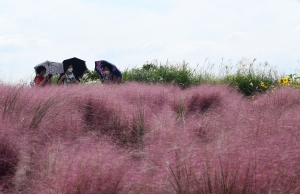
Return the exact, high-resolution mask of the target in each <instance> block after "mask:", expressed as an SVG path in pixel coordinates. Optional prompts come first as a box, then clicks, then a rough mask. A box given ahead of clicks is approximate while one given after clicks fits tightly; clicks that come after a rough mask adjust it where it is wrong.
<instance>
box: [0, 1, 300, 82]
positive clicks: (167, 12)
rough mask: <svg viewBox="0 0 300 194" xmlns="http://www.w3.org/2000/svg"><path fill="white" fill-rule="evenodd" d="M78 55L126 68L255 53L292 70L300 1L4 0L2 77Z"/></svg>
mask: <svg viewBox="0 0 300 194" xmlns="http://www.w3.org/2000/svg"><path fill="white" fill-rule="evenodd" d="M71 57H78V58H80V59H83V60H85V61H86V64H87V67H88V68H89V69H93V67H94V61H96V60H101V59H104V60H107V61H110V62H112V63H114V64H115V65H116V66H117V67H119V68H120V69H121V70H124V69H125V68H127V67H129V68H131V67H135V66H138V67H139V66H142V65H143V64H144V63H145V62H146V61H152V60H154V59H157V60H158V61H161V62H166V61H167V60H168V61H171V62H182V61H183V60H185V61H186V62H188V63H189V64H190V65H191V66H192V67H196V66H197V64H199V66H201V65H202V64H204V61H205V59H207V58H208V60H209V61H210V62H211V63H215V64H217V65H218V64H220V63H221V60H222V58H224V61H230V60H231V61H232V62H233V63H236V62H237V61H239V60H241V59H242V58H247V59H250V60H253V59H254V58H256V59H257V62H258V63H259V62H265V61H268V62H269V63H270V64H271V65H274V66H277V67H278V69H279V70H280V71H284V72H287V73H290V72H292V71H293V70H295V69H296V68H297V66H300V64H299V62H298V60H300V0H127V1H124V0H43V1H40V0H27V1H21V0H0V77H1V80H4V81H10V82H14V81H16V80H20V79H29V78H30V76H31V75H32V73H33V67H34V66H35V65H37V64H39V63H41V62H43V61H46V60H51V61H56V62H62V61H63V60H64V59H68V58H71Z"/></svg>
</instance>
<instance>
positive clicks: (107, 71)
mask: <svg viewBox="0 0 300 194" xmlns="http://www.w3.org/2000/svg"><path fill="white" fill-rule="evenodd" d="M104 71H105V73H106V74H110V72H111V70H110V69H109V68H108V67H107V66H105V67H104Z"/></svg>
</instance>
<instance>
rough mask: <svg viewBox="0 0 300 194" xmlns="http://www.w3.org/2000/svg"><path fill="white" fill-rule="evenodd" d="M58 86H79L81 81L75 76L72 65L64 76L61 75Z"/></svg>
mask: <svg viewBox="0 0 300 194" xmlns="http://www.w3.org/2000/svg"><path fill="white" fill-rule="evenodd" d="M57 84H58V85H61V84H65V85H69V84H79V81H78V80H77V79H76V78H75V76H74V74H73V66H72V65H69V67H68V68H67V69H66V71H65V74H64V75H61V77H60V78H59V80H58V82H57Z"/></svg>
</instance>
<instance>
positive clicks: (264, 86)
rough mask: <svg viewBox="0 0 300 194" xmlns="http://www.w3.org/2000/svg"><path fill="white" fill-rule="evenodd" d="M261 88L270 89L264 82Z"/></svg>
mask: <svg viewBox="0 0 300 194" xmlns="http://www.w3.org/2000/svg"><path fill="white" fill-rule="evenodd" d="M260 86H261V87H263V88H265V89H267V88H268V86H267V85H266V84H265V83H264V82H260Z"/></svg>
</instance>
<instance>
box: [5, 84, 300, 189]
mask: <svg viewBox="0 0 300 194" xmlns="http://www.w3.org/2000/svg"><path fill="white" fill-rule="evenodd" d="M0 91H1V97H0V122H1V125H0V193H26V194H27V193H30V194H35V193H43V194H44V193H45V194H51V193H66V194H69V193H78V194H80V193H82V194H83V193H84V194H94V193H95V194H96V193H107V194H108V193H109V194H110V193H116V194H123V193H130V194H131V193H132V194H137V193H149V194H150V193H151V194H152V193H158V194H159V193H161V194H165V193H170V194H173V193H174V194H177V193H178V194H183V193H186V194H190V193H203V194H206V193H220V194H225V193H228V194H229V193H245V194H247V193H299V192H300V186H299V185H300V154H299V153H300V143H299V142H300V141H299V140H300V131H299V128H300V116H299V110H300V98H299V96H300V91H299V90H297V89H292V88H289V87H282V88H279V89H277V90H275V91H273V92H269V93H263V94H261V95H258V96H256V97H255V98H246V97H245V96H244V95H243V94H242V93H239V92H238V91H237V90H235V89H234V88H233V87H230V86H228V85H222V84H218V85H216V84H201V85H199V86H191V87H188V88H185V89H182V87H180V86H177V85H161V84H155V83H153V84H143V83H133V82H125V83H124V84H120V85H95V86H93V85H81V86H78V87H55V86H53V87H45V88H37V87H34V88H32V87H19V86H11V85H5V84H2V85H0Z"/></svg>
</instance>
